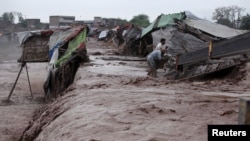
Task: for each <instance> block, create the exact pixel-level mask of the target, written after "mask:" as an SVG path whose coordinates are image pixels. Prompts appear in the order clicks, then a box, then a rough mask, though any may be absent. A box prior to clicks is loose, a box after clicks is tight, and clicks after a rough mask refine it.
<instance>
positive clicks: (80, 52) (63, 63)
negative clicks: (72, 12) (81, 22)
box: [44, 27, 88, 99]
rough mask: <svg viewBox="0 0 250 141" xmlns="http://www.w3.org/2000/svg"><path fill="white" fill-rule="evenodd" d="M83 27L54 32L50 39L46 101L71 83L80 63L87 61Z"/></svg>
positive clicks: (84, 29)
mask: <svg viewBox="0 0 250 141" xmlns="http://www.w3.org/2000/svg"><path fill="white" fill-rule="evenodd" d="M86 32H87V29H86V28H84V27H77V28H69V29H65V30H58V31H54V33H53V34H52V35H51V37H50V42H49V49H50V50H49V52H50V62H49V67H48V76H47V80H46V82H45V83H44V90H45V93H46V96H47V98H48V99H50V98H51V97H56V96H57V95H58V94H59V93H61V92H62V91H64V90H65V89H66V88H67V87H68V86H69V85H70V84H72V83H73V81H74V78H75V74H76V72H77V70H78V68H79V66H80V63H81V62H84V61H87V59H88V57H87V50H86V45H85V42H86Z"/></svg>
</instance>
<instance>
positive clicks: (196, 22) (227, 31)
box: [184, 18, 247, 38]
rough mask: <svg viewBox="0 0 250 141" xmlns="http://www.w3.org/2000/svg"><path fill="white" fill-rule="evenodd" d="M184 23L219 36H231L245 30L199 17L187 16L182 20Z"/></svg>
mask: <svg viewBox="0 0 250 141" xmlns="http://www.w3.org/2000/svg"><path fill="white" fill-rule="evenodd" d="M184 23H186V24H187V25H188V26H190V27H193V28H196V29H199V30H201V31H203V32H206V33H208V34H210V35H213V36H216V37H220V38H231V37H234V36H238V35H241V34H243V33H246V32H247V31H246V30H237V29H233V28H230V27H227V26H224V25H221V24H217V23H213V22H210V21H207V20H201V19H189V18H187V19H185V20H184Z"/></svg>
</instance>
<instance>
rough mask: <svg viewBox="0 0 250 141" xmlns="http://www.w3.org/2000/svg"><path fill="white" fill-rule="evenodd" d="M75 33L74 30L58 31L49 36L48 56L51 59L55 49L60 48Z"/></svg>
mask: <svg viewBox="0 0 250 141" xmlns="http://www.w3.org/2000/svg"><path fill="white" fill-rule="evenodd" d="M74 32H76V28H71V29H68V30H58V31H55V32H54V33H53V34H52V35H51V36H50V40H49V56H50V58H51V57H52V55H53V53H54V51H55V49H57V48H59V47H61V46H62V45H63V44H64V43H65V41H66V39H67V38H68V37H69V36H70V35H71V34H72V33H74Z"/></svg>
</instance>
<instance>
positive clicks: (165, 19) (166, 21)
mask: <svg viewBox="0 0 250 141" xmlns="http://www.w3.org/2000/svg"><path fill="white" fill-rule="evenodd" d="M184 18H185V13H184V12H181V13H175V14H168V15H164V14H162V15H160V16H158V17H157V19H156V20H155V21H154V22H153V23H151V24H150V25H149V26H148V27H146V28H144V29H143V30H142V33H141V37H143V36H145V35H146V34H148V33H150V32H152V31H155V30H157V29H159V28H164V27H166V26H172V25H175V22H174V19H178V20H183V19H184Z"/></svg>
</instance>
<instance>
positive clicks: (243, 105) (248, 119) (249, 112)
mask: <svg viewBox="0 0 250 141" xmlns="http://www.w3.org/2000/svg"><path fill="white" fill-rule="evenodd" d="M239 124H248V125H250V98H241V99H240V103H239Z"/></svg>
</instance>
